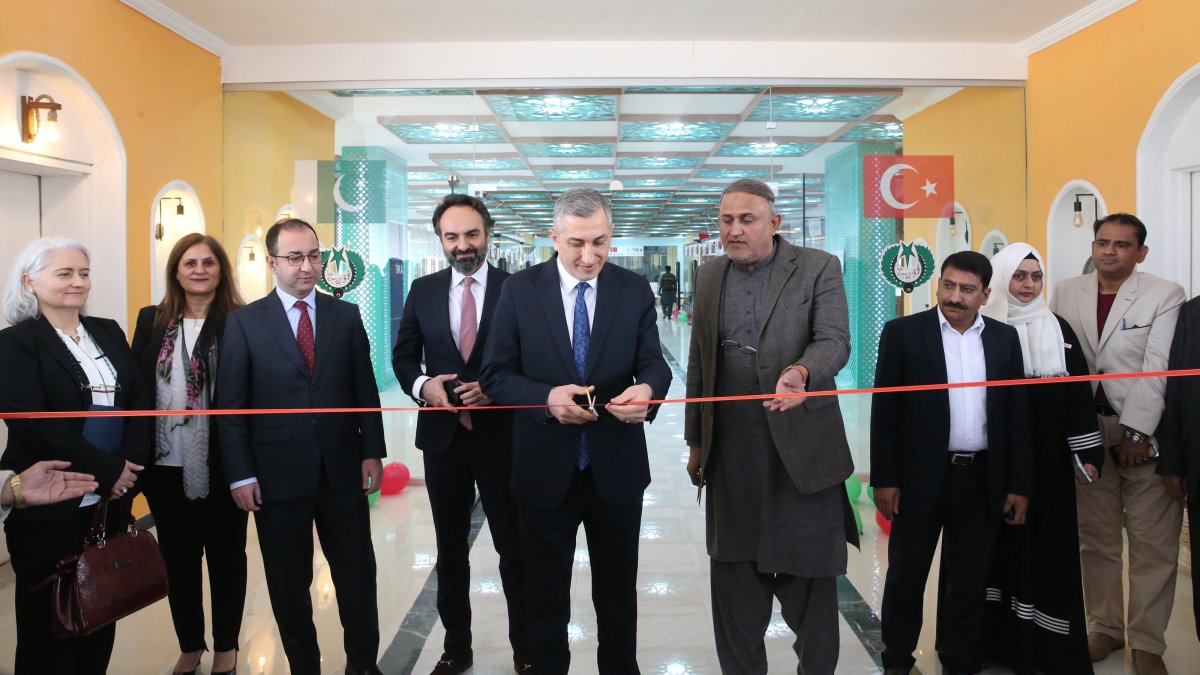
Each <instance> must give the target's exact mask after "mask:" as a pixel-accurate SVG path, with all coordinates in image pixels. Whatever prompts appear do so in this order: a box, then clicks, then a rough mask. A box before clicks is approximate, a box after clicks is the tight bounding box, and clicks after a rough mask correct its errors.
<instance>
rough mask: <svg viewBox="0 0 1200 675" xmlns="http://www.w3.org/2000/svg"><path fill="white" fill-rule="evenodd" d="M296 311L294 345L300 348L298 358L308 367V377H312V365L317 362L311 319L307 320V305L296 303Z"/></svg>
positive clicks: (300, 302)
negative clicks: (296, 321) (297, 318)
mask: <svg viewBox="0 0 1200 675" xmlns="http://www.w3.org/2000/svg"><path fill="white" fill-rule="evenodd" d="M296 309H298V310H300V322H299V323H297V324H296V344H297V345H298V346H299V347H300V356H302V357H303V358H304V365H306V366H308V376H309V377H312V375H313V364H314V363H316V361H317V354H316V349H315V345H316V340H314V339H313V327H312V319H310V318H308V303H307V302H305V301H303V300H297V301H296Z"/></svg>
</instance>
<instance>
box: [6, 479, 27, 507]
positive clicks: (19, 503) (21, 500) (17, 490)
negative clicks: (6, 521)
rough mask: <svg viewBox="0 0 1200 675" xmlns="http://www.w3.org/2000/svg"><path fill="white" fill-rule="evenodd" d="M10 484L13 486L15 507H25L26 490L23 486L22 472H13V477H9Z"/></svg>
mask: <svg viewBox="0 0 1200 675" xmlns="http://www.w3.org/2000/svg"><path fill="white" fill-rule="evenodd" d="M8 484H9V485H10V486H12V495H13V503H12V505H13V508H14V509H23V508H25V490H24V489H23V488H22V487H21V474H19V473H13V475H12V478H9V479H8Z"/></svg>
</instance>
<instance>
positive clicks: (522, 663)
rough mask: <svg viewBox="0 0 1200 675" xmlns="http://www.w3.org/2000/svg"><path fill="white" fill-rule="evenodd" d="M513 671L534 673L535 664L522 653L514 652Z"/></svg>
mask: <svg viewBox="0 0 1200 675" xmlns="http://www.w3.org/2000/svg"><path fill="white" fill-rule="evenodd" d="M513 672H515V673H532V672H533V664H532V663H530V662H529V659H528V658H527V657H525V656H523V655H521V654H513Z"/></svg>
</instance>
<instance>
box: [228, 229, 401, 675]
mask: <svg viewBox="0 0 1200 675" xmlns="http://www.w3.org/2000/svg"><path fill="white" fill-rule="evenodd" d="M266 239H267V241H266V244H267V253H268V254H269V257H268V259H267V264H268V265H269V266H270V268H271V271H272V272H274V274H275V282H276V288H275V291H273V292H272V293H270V294H268V295H267V296H266V297H265V298H262V299H261V300H258V301H255V302H253V303H251V304H249V305H247V306H245V307H243V308H242V309H239V310H237V311H235V312H233V313H232V314H230V315H229V318H228V319H227V321H226V325H225V335H224V337H223V338H222V339H221V347H220V352H219V353H218V359H219V361H220V364H221V367H220V369H219V370H218V373H219V374H218V376H217V392H218V397H219V398H218V400H220V401H221V402H222V405H223V406H224V407H226V408H230V409H235V410H236V409H251V408H281V409H308V408H378V407H379V389H378V386H377V385H376V383H375V374H374V371H373V370H372V368H371V360H370V352H371V346H370V343H369V342H368V340H367V332H366V330H365V329H364V328H363V322H362V317H361V316H360V315H359V312H358V307H357V306H356V305H352V304H350V303H348V302H343V301H341V300H336V299H334V298H332V297H330V296H328V295H324V294H321V293H317V292H316V289H315V286H316V281H317V275H318V274H319V273H320V270H321V249H320V243H319V242H318V241H317V233H316V231H314V230H313V228H312V226H311V225H309V224H308V223H306V222H304V221H303V220H298V219H289V220H283V221H280V222H278V223H276V224H275V225H273V226H271V229H270V230H269V231H268V232H267V237H266ZM217 428H218V430H219V432H220V435H221V450H222V457H223V459H224V462H225V477H226V479H228V480H229V483H230V488H231V489H232V493H233V500H234V502H235V503H237V505H238V506H239V507H240V508H242V509H243V510H245V511H253V512H254V514H255V515H254V523H255V525H256V527H257V529H258V542H259V547H260V548H261V550H262V556H263V569H264V572H265V573H266V577H267V591H268V592H269V594H270V596H271V609H272V610H273V611H274V613H275V622H276V623H277V624H278V626H279V637H280V640H281V641H282V642H283V650H284V652H285V653H286V654H287V658H288V664H289V665H290V666H291V672H292V673H293V675H317V674H319V673H320V672H321V653H320V650H319V648H318V647H317V631H316V627H315V626H314V625H313V622H312V600H311V598H310V596H309V587H310V586H311V585H312V574H313V571H312V557H313V539H312V529H313V523H314V522H315V523H316V527H317V536H319V537H320V539H321V548H322V551H323V553H324V555H325V559H326V560H328V561H329V568H330V571H331V573H332V574H333V583H334V585H335V587H336V592H337V601H338V614H339V615H340V617H341V620H342V629H343V631H344V644H345V648H346V670H345V672H346V673H348V674H355V673H378V672H379V669H378V667H377V666H376V659H377V658H378V656H379V612H378V609H377V603H376V594H375V550H374V548H373V547H372V544H371V520H370V516H369V514H368V512H367V495H368V494H370V493H372V492H374V491H376V490H378V489H379V481H380V478H381V477H382V474H383V468H382V462H381V459H382V458H383V457H385V456H386V455H387V448H386V447H385V445H384V435H383V418H382V416H381V415H380V414H379V412H377V411H376V412H362V413H336V414H322V415H316V414H303V413H300V414H278V415H276V414H270V415H227V416H221V417H220V418H219V419H218V421H217Z"/></svg>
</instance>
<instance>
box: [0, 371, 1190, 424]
mask: <svg viewBox="0 0 1200 675" xmlns="http://www.w3.org/2000/svg"><path fill="white" fill-rule="evenodd" d="M1195 375H1200V368H1191V369H1186V370H1160V371H1155V372H1150V373H1104V374H1103V375H1070V376H1067V377H1039V378H1029V379H1019V380H989V381H983V382H955V383H953V384H949V383H943V384H914V385H907V386H903V387H864V388H861V389H834V390H827V391H806V392H802V393H798V394H746V395H742V396H701V397H696V398H665V399H660V400H654V401H630V402H629V403H628V404H627V405H655V404H669V403H723V402H727V401H767V400H771V399H776V398H796V397H801V396H803V397H814V398H815V397H819V396H852V395H858V394H903V393H908V392H914V391H937V390H939V389H966V388H972V387H1022V386H1025V385H1038V384H1061V383H1064V382H1102V381H1105V380H1141V379H1149V378H1152V377H1192V376H1195ZM567 405H574V404H567ZM547 407H549V406H547V405H545V404H538V405H494V406H486V408H487V409H489V410H532V409H538V408H547ZM560 407H566V405H563V406H560ZM421 410H448V411H459V410H479V408H468V407H455V406H445V407H433V406H424V407H421V406H406V407H399V408H248V409H236V410H71V411H56V412H10V413H0V420H36V419H72V418H81V417H83V418H86V417H158V416H160V415H198V416H208V415H300V414H304V415H314V414H326V413H363V412H410V411H421Z"/></svg>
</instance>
